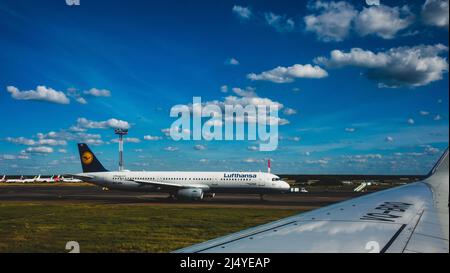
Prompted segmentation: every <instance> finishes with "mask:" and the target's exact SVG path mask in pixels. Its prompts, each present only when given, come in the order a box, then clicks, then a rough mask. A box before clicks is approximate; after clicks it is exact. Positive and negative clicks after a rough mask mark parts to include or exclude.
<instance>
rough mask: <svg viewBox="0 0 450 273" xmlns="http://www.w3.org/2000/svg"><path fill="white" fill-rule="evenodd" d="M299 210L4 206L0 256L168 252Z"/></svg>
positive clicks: (0, 217) (0, 208)
mask: <svg viewBox="0 0 450 273" xmlns="http://www.w3.org/2000/svg"><path fill="white" fill-rule="evenodd" d="M299 212H300V211H299V210H293V209H267V208H229V207H219V208H213V207H211V208H209V207H202V208H195V207H189V206H188V205H180V206H173V205H171V206H168V205H156V206H150V205H145V204H144V205H136V204H130V205H124V204H120V205H110V204H88V203H83V204H79V203H73V204H72V203H51V202H42V203H40V202H33V203H29V202H4V203H2V204H0V252H65V251H66V250H65V245H66V242H68V241H77V242H78V243H79V244H80V248H81V252H168V251H172V250H175V249H178V248H181V247H185V246H188V245H191V244H194V243H198V242H203V241H205V240H208V239H212V238H215V237H217V236H221V235H225V234H228V233H231V232H234V231H238V230H241V229H244V228H248V227H251V226H255V225H258V224H262V223H266V222H269V221H272V220H277V219H279V218H282V217H286V216H290V215H293V214H296V213H299Z"/></svg>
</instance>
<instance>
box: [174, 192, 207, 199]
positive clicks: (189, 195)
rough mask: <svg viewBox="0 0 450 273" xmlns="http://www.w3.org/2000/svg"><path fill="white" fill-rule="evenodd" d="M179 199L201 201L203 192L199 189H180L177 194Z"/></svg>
mask: <svg viewBox="0 0 450 273" xmlns="http://www.w3.org/2000/svg"><path fill="white" fill-rule="evenodd" d="M177 197H178V198H180V199H190V200H202V199H203V191H202V190H201V189H181V190H179V191H178V192H177Z"/></svg>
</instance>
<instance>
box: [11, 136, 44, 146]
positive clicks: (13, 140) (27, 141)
mask: <svg viewBox="0 0 450 273" xmlns="http://www.w3.org/2000/svg"><path fill="white" fill-rule="evenodd" d="M5 141H7V142H9V143H14V144H20V145H26V146H33V145H35V144H36V141H34V140H33V139H29V138H25V137H17V138H13V137H7V138H5Z"/></svg>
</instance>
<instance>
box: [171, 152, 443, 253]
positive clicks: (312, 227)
mask: <svg viewBox="0 0 450 273" xmlns="http://www.w3.org/2000/svg"><path fill="white" fill-rule="evenodd" d="M448 164H449V163H448V149H447V150H446V151H445V153H444V155H443V156H442V157H441V159H440V160H439V161H438V163H437V164H436V166H435V167H434V168H433V170H432V171H431V172H430V174H429V176H428V178H427V179H425V180H423V181H419V182H415V183H412V184H408V185H404V186H400V187H397V188H393V189H389V190H384V191H380V192H376V193H372V194H368V195H365V196H362V197H359V198H355V199H351V200H347V201H344V202H341V203H337V204H334V205H331V206H327V207H324V208H320V209H317V210H313V211H310V212H306V213H302V214H298V215H295V216H292V217H288V218H284V219H281V220H278V221H275V222H272V223H268V224H265V225H261V226H257V227H254V228H250V229H247V230H244V231H240V232H237V233H234V234H231V235H228V236H224V237H220V238H217V239H213V240H210V241H207V242H204V243H200V244H197V245H193V246H190V247H187V248H183V249H180V250H177V251H176V252H179V253H190V252H201V253H203V252H212V253H220V252H228V253H229V252H238V253H242V252H249V253H268V252H285V253H286V252H445V253H448V252H449V207H448V206H449V195H448V186H449V173H448V172H449V165H448Z"/></svg>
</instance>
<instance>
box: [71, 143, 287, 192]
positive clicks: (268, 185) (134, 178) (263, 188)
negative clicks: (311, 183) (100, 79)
mask: <svg viewBox="0 0 450 273" xmlns="http://www.w3.org/2000/svg"><path fill="white" fill-rule="evenodd" d="M78 150H79V153H80V159H81V165H82V168H83V173H80V174H77V175H70V176H73V177H75V178H77V179H80V180H83V181H85V182H90V183H93V184H96V185H98V186H101V187H103V188H108V189H117V190H130V191H145V192H165V193H169V194H170V195H171V196H172V197H176V198H180V199H191V200H201V199H203V197H214V196H215V194H216V193H254V194H259V195H261V197H262V196H263V194H267V193H285V192H286V193H287V192H289V191H290V186H289V184H288V183H286V182H284V181H282V180H281V179H280V178H279V177H278V176H276V175H273V174H271V173H264V172H134V171H121V172H120V171H119V172H110V171H108V170H106V169H105V168H104V167H103V165H102V164H101V163H100V161H98V159H97V158H96V157H95V155H94V154H93V153H92V151H91V150H90V149H89V147H88V145H87V144H84V143H79V144H78Z"/></svg>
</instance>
